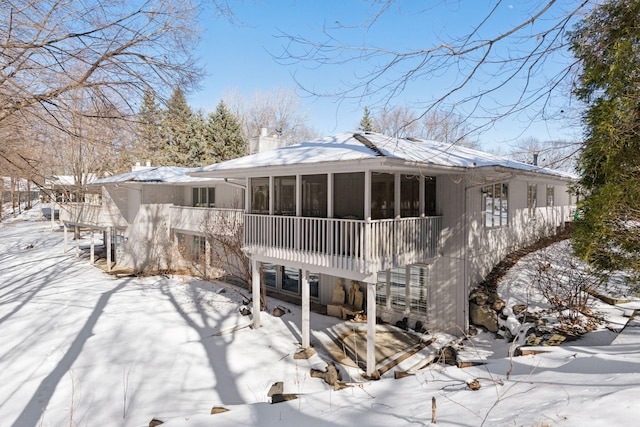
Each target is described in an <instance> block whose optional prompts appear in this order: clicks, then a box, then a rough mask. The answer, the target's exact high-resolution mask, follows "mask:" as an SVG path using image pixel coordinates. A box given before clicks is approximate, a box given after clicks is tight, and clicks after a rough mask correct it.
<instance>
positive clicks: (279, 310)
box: [271, 307, 285, 317]
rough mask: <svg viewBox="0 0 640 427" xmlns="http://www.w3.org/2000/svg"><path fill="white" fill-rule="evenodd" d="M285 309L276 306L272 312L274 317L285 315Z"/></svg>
mask: <svg viewBox="0 0 640 427" xmlns="http://www.w3.org/2000/svg"><path fill="white" fill-rule="evenodd" d="M284 313H285V311H284V310H283V309H282V308H280V307H276V308H274V309H273V312H272V313H271V314H272V315H273V317H282V316H284Z"/></svg>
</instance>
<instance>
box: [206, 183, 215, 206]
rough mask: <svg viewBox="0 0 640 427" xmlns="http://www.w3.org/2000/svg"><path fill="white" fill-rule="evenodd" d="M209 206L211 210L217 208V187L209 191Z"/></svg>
mask: <svg viewBox="0 0 640 427" xmlns="http://www.w3.org/2000/svg"><path fill="white" fill-rule="evenodd" d="M207 206H209V207H210V208H215V207H216V189H215V187H210V188H209V189H208V194H207Z"/></svg>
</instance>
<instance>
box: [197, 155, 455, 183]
mask: <svg viewBox="0 0 640 427" xmlns="http://www.w3.org/2000/svg"><path fill="white" fill-rule="evenodd" d="M464 170H465V168H461V167H455V166H441V165H434V164H429V163H417V162H408V161H406V160H403V159H394V158H389V157H375V158H368V159H358V160H343V161H329V162H317V163H304V164H294V165H273V166H260V167H255V168H238V169H225V170H220V171H202V172H196V173H194V174H192V176H197V177H211V178H247V177H249V178H252V177H263V176H287V175H297V174H301V175H315V174H326V173H347V172H365V171H376V172H401V173H407V174H425V175H429V174H445V173H448V174H455V173H461V172H463V171H464Z"/></svg>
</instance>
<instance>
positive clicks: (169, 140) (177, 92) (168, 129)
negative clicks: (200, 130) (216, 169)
mask: <svg viewBox="0 0 640 427" xmlns="http://www.w3.org/2000/svg"><path fill="white" fill-rule="evenodd" d="M192 119H193V112H192V111H191V107H189V104H188V103H187V98H186V97H185V95H184V92H183V91H182V89H181V88H179V87H178V88H176V89H174V91H173V93H172V94H171V98H170V99H169V102H168V103H167V109H166V111H165V112H164V115H163V119H162V144H161V146H160V147H159V152H160V163H162V164H163V165H168V166H193V164H191V162H190V159H191V153H190V152H191V142H192V141H191V139H190V138H191V137H192V136H193V134H192V123H191V121H192Z"/></svg>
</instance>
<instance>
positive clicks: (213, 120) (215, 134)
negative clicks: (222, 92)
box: [206, 101, 247, 161]
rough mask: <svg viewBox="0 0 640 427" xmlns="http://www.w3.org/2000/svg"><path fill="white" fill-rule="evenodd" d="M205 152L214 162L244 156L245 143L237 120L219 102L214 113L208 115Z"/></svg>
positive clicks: (245, 150)
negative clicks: (206, 151)
mask: <svg viewBox="0 0 640 427" xmlns="http://www.w3.org/2000/svg"><path fill="white" fill-rule="evenodd" d="M206 140H207V150H208V152H209V153H210V155H211V157H212V158H213V159H215V161H224V160H229V159H234V158H236V157H241V156H244V155H245V154H246V152H247V141H246V139H245V137H244V134H243V132H242V126H241V124H240V121H239V120H238V118H237V117H236V116H235V115H234V114H233V113H232V112H231V110H229V108H228V107H227V105H226V104H225V103H224V101H220V103H218V106H217V107H216V111H214V112H213V113H210V114H209V115H208V117H207V124H206Z"/></svg>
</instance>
